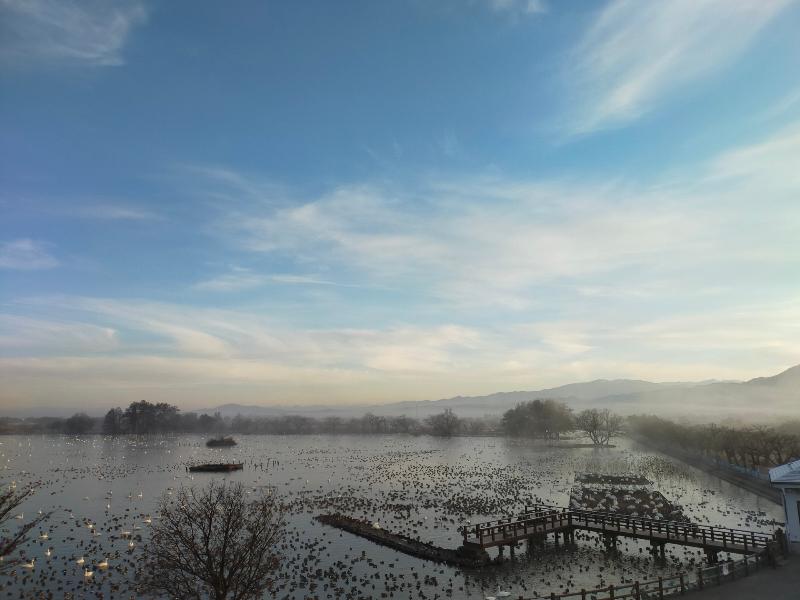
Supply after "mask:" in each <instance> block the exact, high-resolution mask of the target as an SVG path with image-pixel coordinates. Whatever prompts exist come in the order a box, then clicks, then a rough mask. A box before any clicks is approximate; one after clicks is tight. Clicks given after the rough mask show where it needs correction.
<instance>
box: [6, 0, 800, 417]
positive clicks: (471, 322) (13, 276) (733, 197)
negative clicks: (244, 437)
mask: <svg viewBox="0 0 800 600" xmlns="http://www.w3.org/2000/svg"><path fill="white" fill-rule="evenodd" d="M346 4H347V9H346V10H344V9H341V10H340V9H339V8H337V7H334V6H333V5H331V6H327V5H326V4H325V3H317V4H314V5H313V8H312V7H311V5H306V4H302V3H288V4H286V5H283V6H281V5H272V4H271V3H252V4H249V5H247V6H245V5H237V6H236V7H226V6H223V5H221V4H209V5H204V6H199V5H197V4H196V3H189V2H183V1H178V2H170V3H168V4H166V5H156V4H155V3H148V2H144V1H142V0H126V1H124V2H119V3H115V4H114V5H113V7H112V6H110V5H107V4H105V3H99V2H98V3H94V2H88V3H71V2H64V3H55V2H47V1H44V0H42V1H37V2H22V1H18V0H11V1H9V2H5V3H3V4H2V5H1V6H0V19H2V22H3V26H2V27H3V35H2V36H0V77H2V86H3V90H4V93H3V95H2V98H0V127H2V132H3V136H2V141H0V152H2V156H1V160H2V167H0V177H2V180H1V181H2V188H0V189H1V191H0V213H1V214H2V219H0V382H2V383H1V384H0V413H1V412H2V411H3V410H4V409H5V410H11V409H13V410H15V411H18V410H19V409H21V408H26V407H31V408H34V407H48V406H60V405H68V406H75V407H76V408H85V409H87V410H92V411H94V410H96V409H98V408H101V407H109V406H117V405H124V404H126V403H128V402H131V401H135V400H140V399H147V400H150V401H167V402H171V403H174V404H177V405H179V406H181V407H183V408H198V407H206V406H214V405H217V404H224V403H240V404H263V405H290V404H298V405H339V404H348V405H349V404H362V403H363V404H379V403H386V402H394V401H402V400H425V399H437V398H445V397H451V396H456V395H465V396H466V395H482V394H488V393H492V392H498V391H512V390H537V389H542V388H548V387H555V386H558V385H563V384H567V383H572V382H577V381H589V380H594V379H622V378H630V379H644V380H649V381H700V380H709V379H720V380H747V379H750V378H753V377H758V376H769V375H774V374H776V373H778V372H780V371H783V370H784V369H786V368H788V367H791V366H793V365H796V364H798V363H800V243H799V242H798V239H800V236H799V235H798V232H800V201H799V200H798V199H799V198H800V168H799V167H800V52H798V50H799V49H800V48H799V47H798V46H800V42H798V39H797V36H796V32H797V30H798V29H799V28H800V3H798V2H796V1H790V0H758V1H756V0H745V1H742V2H736V3H731V2H725V1H722V0H695V1H691V2H690V1H688V0H675V1H673V2H662V3H647V2H634V1H630V0H611V1H606V2H599V3H582V4H579V3H574V4H572V3H556V2H552V1H550V2H546V1H536V2H531V1H530V0H524V1H523V0H520V1H514V0H504V1H502V2H498V1H496V0H494V1H493V0H475V1H471V2H457V1H455V0H452V1H450V0H445V1H444V2H441V3H439V2H437V3H425V2H418V1H416V0H407V1H405V2H396V3H352V4H349V3H346ZM379 5H380V6H379Z"/></svg>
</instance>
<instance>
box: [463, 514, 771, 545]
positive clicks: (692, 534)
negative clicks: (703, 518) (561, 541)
mask: <svg viewBox="0 0 800 600" xmlns="http://www.w3.org/2000/svg"><path fill="white" fill-rule="evenodd" d="M575 530H583V531H592V532H595V533H601V534H604V535H606V536H608V537H609V539H613V538H614V537H615V536H625V537H630V538H636V539H641V540H648V541H650V543H651V544H652V545H653V546H657V547H661V548H662V552H663V545H664V544H679V545H682V546H692V547H695V548H702V549H704V550H705V551H706V552H707V553H716V552H720V551H725V552H733V553H738V554H751V553H754V552H761V551H762V550H764V549H766V548H767V546H768V544H769V543H770V542H773V541H774V540H775V537H774V536H773V535H770V534H765V533H757V532H754V531H745V530H741V529H730V528H726V527H712V526H708V525H698V524H695V523H683V522H676V521H662V520H654V519H645V518H642V517H630V516H625V515H619V514H615V513H608V512H600V511H591V510H574V509H566V508H558V507H552V506H544V505H535V506H531V507H526V509H525V512H524V513H522V514H520V515H518V516H517V517H515V518H511V519H504V520H498V521H489V522H486V523H480V524H478V525H475V526H473V527H470V528H465V529H464V530H463V534H464V545H465V546H466V547H473V548H478V547H479V548H482V549H486V548H491V547H493V546H513V545H516V544H517V543H518V542H521V541H524V540H531V539H536V538H537V537H541V536H546V535H547V534H550V533H553V534H556V535H558V534H560V533H564V534H565V535H566V536H571V535H572V534H573V532H574V531H575Z"/></svg>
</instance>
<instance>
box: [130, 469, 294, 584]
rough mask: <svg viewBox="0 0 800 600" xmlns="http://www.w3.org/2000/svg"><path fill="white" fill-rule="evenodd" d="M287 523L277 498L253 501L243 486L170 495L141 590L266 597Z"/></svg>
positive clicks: (147, 549) (145, 561)
mask: <svg viewBox="0 0 800 600" xmlns="http://www.w3.org/2000/svg"><path fill="white" fill-rule="evenodd" d="M284 523H285V522H284V511H283V509H282V508H281V505H280V503H279V501H278V499H277V498H275V497H274V496H272V495H263V494H262V495H259V496H258V497H256V498H255V499H252V500H250V499H248V497H247V493H246V491H245V489H244V487H243V486H242V485H241V484H239V483H228V484H225V483H217V482H214V481H212V482H211V483H210V484H209V485H208V486H207V487H205V488H201V489H197V488H182V489H181V490H180V491H179V492H178V493H177V494H176V495H175V496H167V495H166V494H165V495H164V496H162V497H161V501H160V505H159V515H158V518H157V519H155V520H154V521H153V525H152V529H151V535H150V540H149V542H148V543H147V544H146V545H145V546H144V547H143V550H142V551H143V552H144V556H143V558H142V561H141V567H140V572H139V581H140V586H141V591H142V592H143V593H148V594H153V595H159V594H161V595H167V596H168V597H170V598H182V599H187V600H188V599H197V600H199V599H201V598H211V599H213V600H249V599H251V598H262V597H264V594H265V592H269V591H270V589H271V587H272V584H273V583H274V575H275V571H276V569H277V567H278V564H279V561H278V556H277V554H276V550H275V546H276V544H277V543H278V542H279V540H280V539H281V537H282V535H283V531H284Z"/></svg>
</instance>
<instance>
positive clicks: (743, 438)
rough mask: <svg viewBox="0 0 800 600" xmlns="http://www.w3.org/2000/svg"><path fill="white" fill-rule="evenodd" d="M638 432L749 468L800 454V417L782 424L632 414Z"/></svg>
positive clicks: (653, 440) (657, 441) (655, 440)
mask: <svg viewBox="0 0 800 600" xmlns="http://www.w3.org/2000/svg"><path fill="white" fill-rule="evenodd" d="M628 423H629V429H630V431H631V433H633V434H634V435H635V436H637V437H640V438H642V439H644V440H646V441H647V442H649V443H654V444H656V445H662V446H669V447H672V448H677V449H680V450H683V451H685V452H691V453H694V454H699V455H702V456H706V457H709V458H712V459H716V458H719V459H722V460H725V461H726V462H728V463H730V464H732V465H737V466H739V467H743V468H747V469H758V468H760V467H772V466H775V465H781V464H784V463H787V462H789V461H791V460H794V459H797V458H800V421H788V422H785V423H783V424H782V425H780V426H778V427H767V426H765V425H749V426H743V427H733V426H724V425H717V424H702V425H692V424H686V423H676V422H674V421H669V420H667V419H662V418H659V417H654V416H633V417H629V418H628Z"/></svg>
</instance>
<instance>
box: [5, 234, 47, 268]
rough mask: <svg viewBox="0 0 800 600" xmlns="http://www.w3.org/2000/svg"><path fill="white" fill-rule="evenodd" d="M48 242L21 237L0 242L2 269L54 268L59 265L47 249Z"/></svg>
mask: <svg viewBox="0 0 800 600" xmlns="http://www.w3.org/2000/svg"><path fill="white" fill-rule="evenodd" d="M47 248H48V244H46V243H44V242H41V241H37V240H31V239H28V238H21V239H16V240H10V241H8V242H0V269H14V270H19V271H34V270H38V269H52V268H53V267H56V266H58V260H56V259H55V258H54V257H53V256H52V255H51V254H50V253H49V252H48V250H47Z"/></svg>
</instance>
